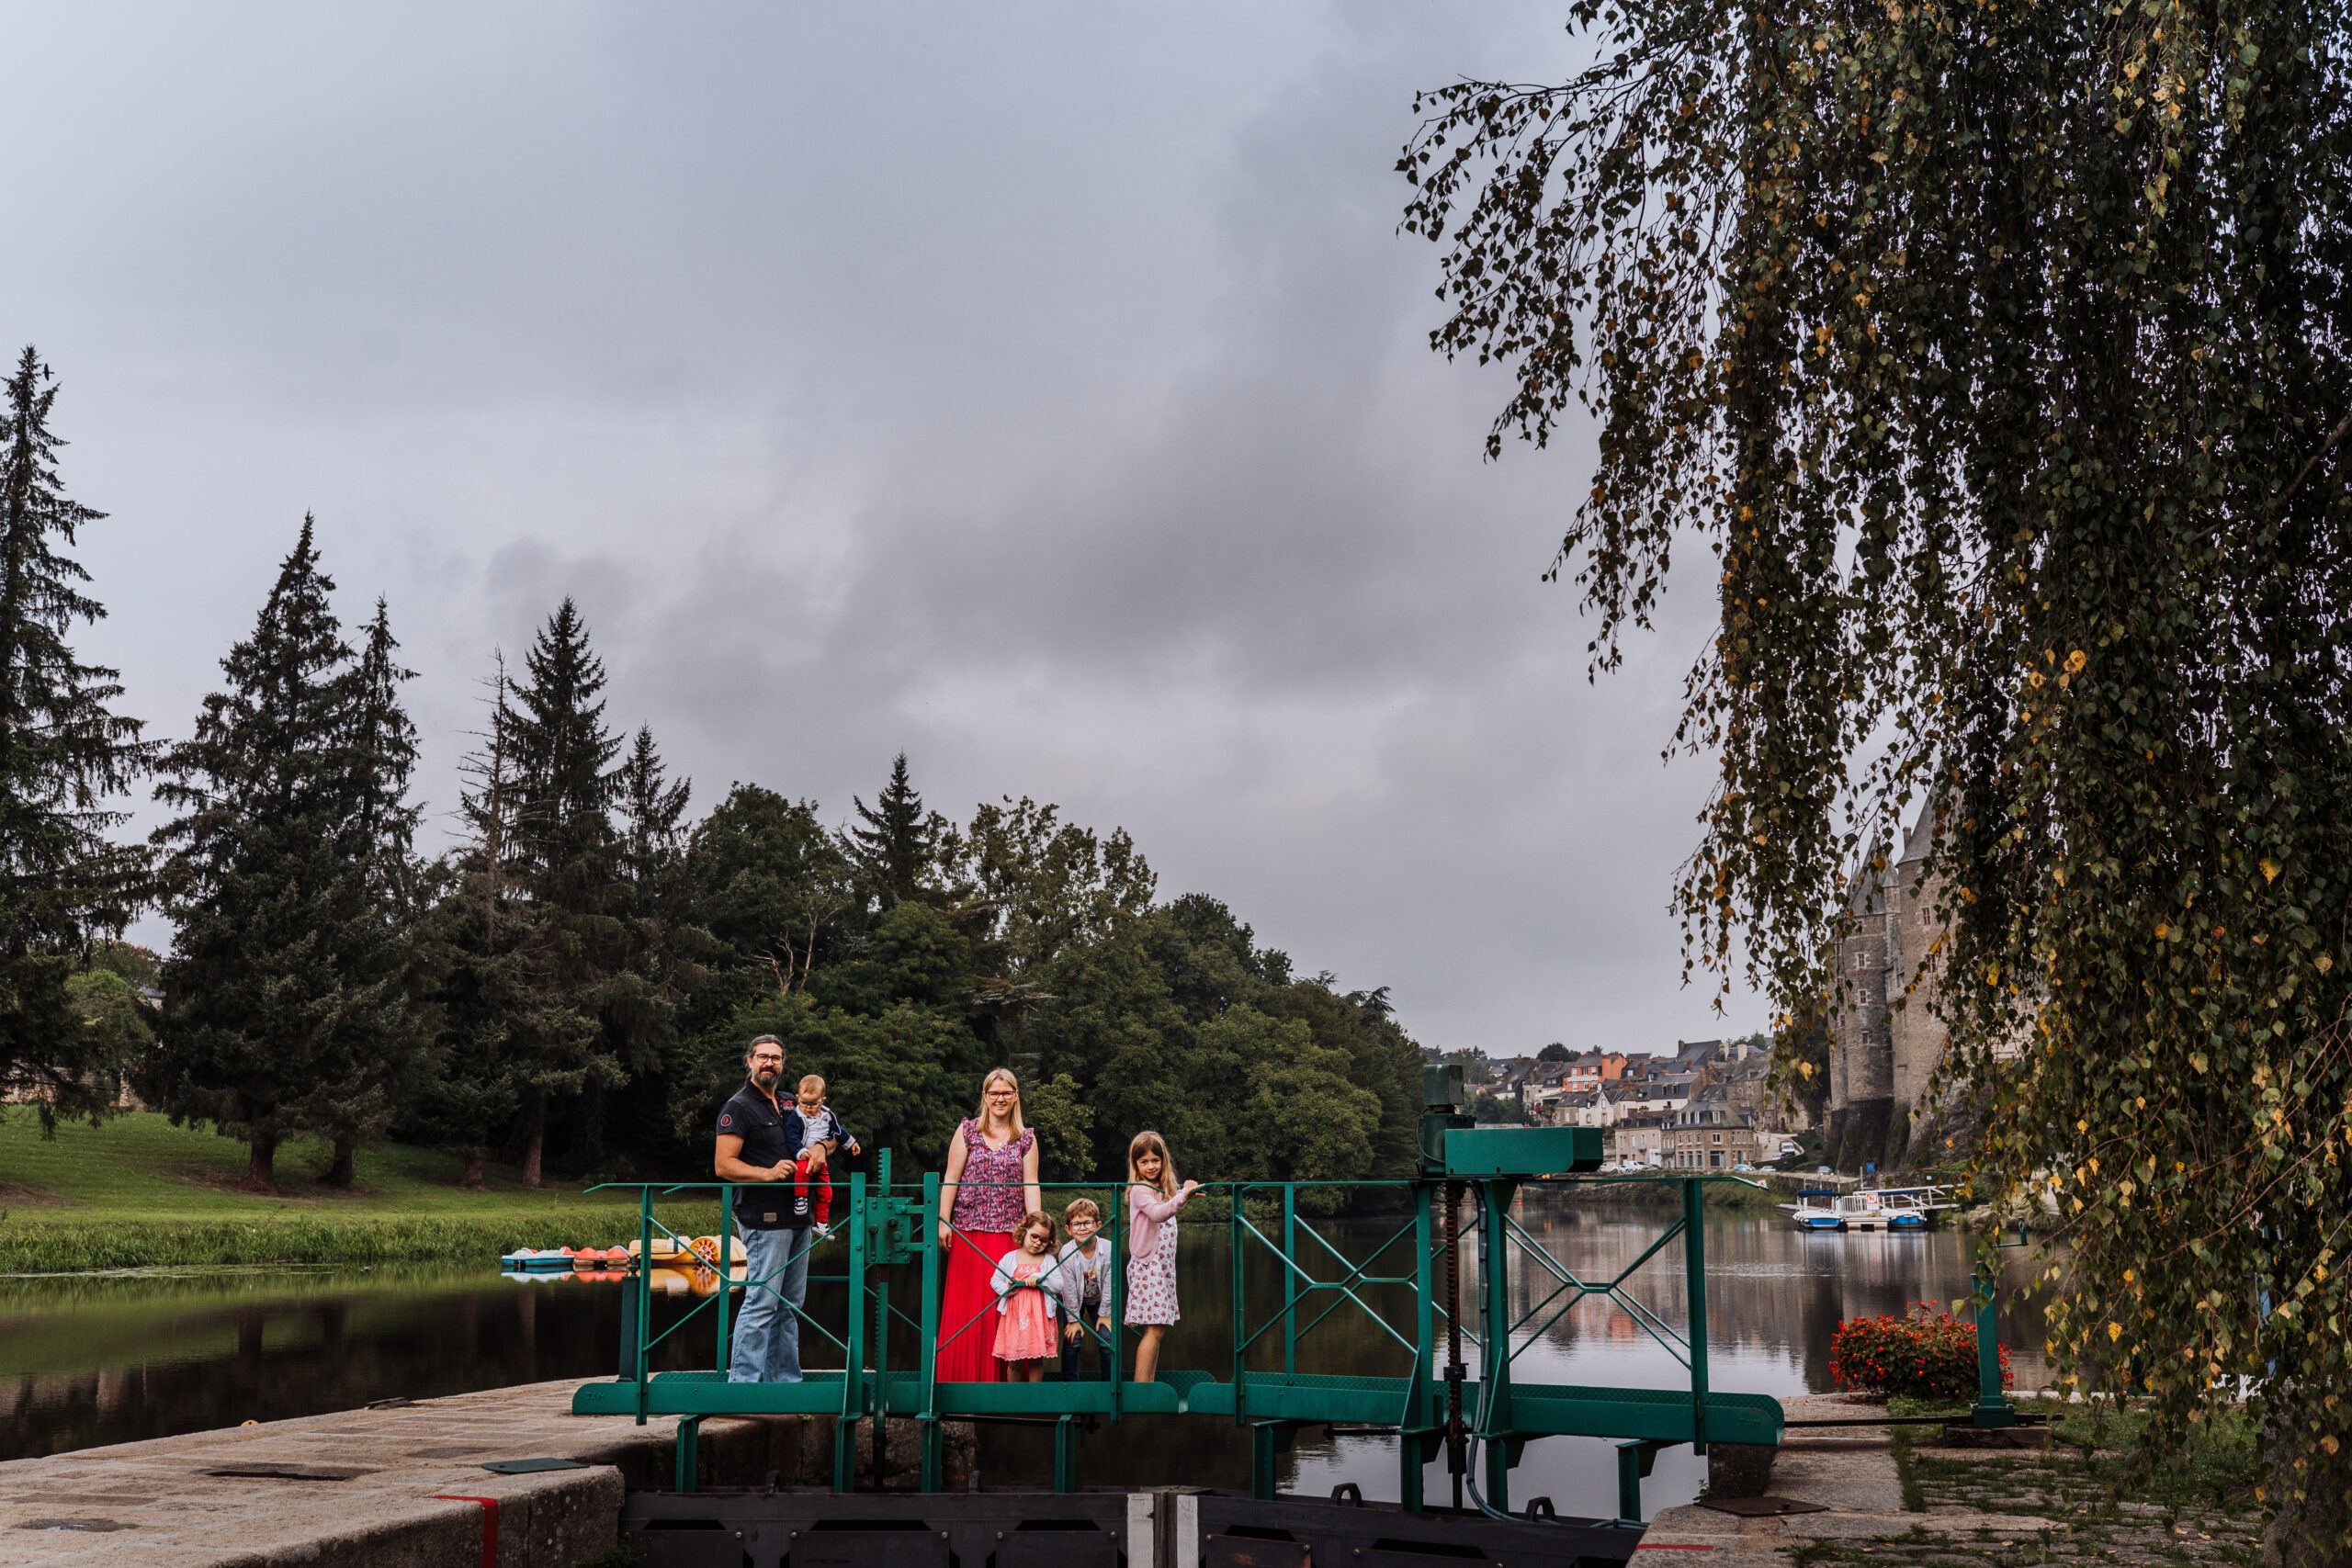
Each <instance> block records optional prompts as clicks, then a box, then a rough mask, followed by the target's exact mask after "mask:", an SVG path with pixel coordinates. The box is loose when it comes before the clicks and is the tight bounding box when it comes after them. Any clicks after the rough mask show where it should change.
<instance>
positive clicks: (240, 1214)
mask: <svg viewBox="0 0 2352 1568" xmlns="http://www.w3.org/2000/svg"><path fill="white" fill-rule="evenodd" d="M326 1162H327V1149H326V1147H325V1145H323V1144H320V1143H316V1142H315V1141H311V1140H296V1141H293V1142H289V1143H288V1145H285V1146H284V1147H283V1148H281V1149H280V1150H279V1152H278V1171H279V1181H280V1184H281V1185H282V1187H283V1189H284V1190H283V1192H282V1193H281V1194H280V1195H278V1196H276V1197H262V1196H256V1195H254V1194H252V1193H246V1192H240V1191H238V1190H236V1184H237V1181H238V1179H239V1178H241V1177H242V1176H243V1174H244V1168H245V1150H244V1146H243V1145H241V1144H237V1143H234V1142H232V1141H231V1140H229V1139H227V1138H221V1137H217V1136H215V1135H213V1134H209V1133H201V1132H196V1131H192V1130H190V1129H188V1128H185V1127H174V1126H173V1125H172V1124H171V1123H170V1122H168V1121H167V1120H165V1119H164V1117H162V1116H158V1115H153V1114H152V1113H148V1112H134V1113H132V1114H130V1115H125V1116H119V1117H116V1118H114V1119H113V1120H111V1121H108V1122H106V1123H105V1124H103V1125H101V1126H97V1127H89V1126H83V1125H69V1126H62V1127H60V1128H59V1129H58V1131H57V1136H56V1137H55V1138H54V1139H44V1138H43V1137H42V1136H41V1135H40V1125H39V1123H38V1122H36V1121H35V1120H34V1119H33V1117H32V1116H31V1115H30V1114H29V1113H28V1112H25V1111H17V1112H16V1113H14V1114H12V1115H9V1116H7V1117H6V1119H5V1120H0V1273H11V1274H28V1273H51V1272H60V1271H64V1270H71V1269H141V1268H162V1267H173V1266H187V1265H207V1264H255V1263H351V1264H376V1263H424V1262H435V1261H447V1262H456V1263H467V1262H489V1261H494V1260H495V1259H496V1258H497V1257H498V1255H499V1254H501V1253H503V1252H509V1251H512V1250H514V1249H515V1248H516V1247H586V1246H597V1247H602V1246H605V1245H608V1244H610V1243H613V1242H616V1241H625V1240H627V1239H628V1238H629V1237H631V1236H634V1235H636V1234H637V1229H638V1222H637V1208H638V1205H637V1197H636V1194H635V1193H634V1192H627V1191H615V1192H603V1193H583V1192H582V1190H581V1189H580V1188H579V1187H578V1186H577V1185H563V1184H550V1185H548V1186H546V1187H541V1188H536V1189H534V1188H526V1187H525V1186H523V1185H522V1184H521V1183H520V1182H518V1181H516V1180H515V1173H514V1172H513V1171H512V1170H511V1169H507V1168H499V1167H492V1168H491V1169H490V1170H489V1171H488V1172H487V1173H486V1178H487V1179H486V1181H485V1185H484V1187H483V1189H482V1190H479V1191H468V1190H461V1189H460V1188H459V1187H458V1175H459V1166H458V1160H457V1159H456V1158H455V1157H454V1156H448V1155H445V1154H441V1153H439V1152H437V1151H435V1150H431V1149H419V1148H411V1147H405V1146H402V1145H390V1146H388V1147H385V1148H380V1149H366V1150H362V1151H361V1152H360V1155H359V1157H358V1161H357V1173H356V1181H355V1182H354V1184H353V1186H352V1187H351V1188H350V1189H349V1190H339V1189H335V1188H331V1187H327V1186H325V1185H323V1184H322V1183H321V1182H320V1181H319V1180H318V1179H317V1175H318V1173H320V1172H322V1170H323V1169H324V1168H325V1166H326ZM662 1217H663V1218H664V1220H665V1221H667V1222H668V1223H669V1224H671V1225H672V1226H673V1227H674V1228H677V1229H680V1230H693V1231H695V1232H707V1231H709V1230H711V1229H712V1228H714V1227H715V1225H716V1223H717V1208H716V1206H715V1205H714V1204H709V1203H703V1204H668V1205H664V1206H663V1208H662Z"/></svg>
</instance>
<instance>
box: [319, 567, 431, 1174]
mask: <svg viewBox="0 0 2352 1568" xmlns="http://www.w3.org/2000/svg"><path fill="white" fill-rule="evenodd" d="M400 646H401V645H400V643H399V641H398V640H397V639H396V638H395V637H393V636H392V628H391V619H390V613H389V611H388V610H387V608H386V606H385V604H384V601H383V599H382V598H381V597H380V596H379V598H378V599H377V601H376V615H375V618H374V619H373V620H372V621H370V622H369V623H368V639H367V641H366V642H365V643H363V644H362V645H361V647H360V650H359V660H358V662H357V664H356V665H355V666H354V667H353V668H352V669H351V670H350V671H348V673H347V674H345V676H344V678H343V680H344V684H345V692H344V702H343V708H344V713H345V727H346V733H345V739H344V744H343V750H342V757H341V765H342V767H343V770H344V776H345V781H346V784H347V789H348V805H347V811H348V816H347V818H345V822H344V824H343V839H344V841H345V846H346V853H347V854H348V855H349V857H350V859H351V862H352V868H353V870H354V871H355V872H356V874H357V875H358V876H359V878H360V885H361V886H360V894H361V898H362V900H363V903H364V906H365V907H364V909H363V910H362V912H361V914H360V915H359V917H358V918H357V919H356V920H355V922H354V923H353V925H352V926H351V928H350V929H349V930H348V931H346V932H345V937H346V939H347V940H346V941H345V942H344V943H343V949H342V955H341V956H342V964H343V968H344V972H345V977H346V980H347V981H348V982H350V983H354V984H356V985H364V986H377V987H383V989H384V996H383V1003H384V1005H383V1006H382V1007H380V1008H379V1018H380V1019H381V1020H382V1022H383V1025H384V1032H383V1033H381V1034H379V1036H377V1037H376V1038H375V1039H373V1040H366V1041H362V1040H358V1039H356V1037H354V1036H352V1035H349V1034H345V1035H344V1036H342V1043H343V1045H344V1046H345V1052H344V1055H343V1059H342V1060H341V1061H339V1062H337V1063H334V1064H333V1065H332V1066H329V1065H327V1064H322V1066H326V1067H327V1070H325V1071H322V1072H321V1073H319V1074H318V1075H317V1078H318V1082H317V1084H316V1087H315V1088H314V1089H312V1091H311V1094H310V1095H308V1096H306V1097H305V1098H304V1100H303V1101H302V1103H301V1104H300V1106H299V1107H298V1108H297V1109H296V1112H295V1120H296V1122H297V1123H298V1124H299V1125H300V1126H301V1127H302V1128H304V1129H305V1130H306V1131H310V1132H314V1133H318V1134H322V1135H324V1136H325V1137H326V1138H327V1140H328V1142H329V1143H330V1145H332V1146H333V1149H334V1157H333V1160H332V1163H331V1164H330V1165H329V1167H328V1168H327V1175H326V1182H327V1185H329V1186H330V1187H348V1186H350V1185H351V1183H352V1179H353V1174H354V1172H353V1157H354V1156H355V1154H356V1150H357V1149H358V1147H359V1145H361V1144H364V1143H372V1142H377V1141H379V1140H380V1139H381V1138H382V1137H383V1136H384V1133H385V1129H386V1128H387V1126H388V1125H389V1124H390V1120H391V1116H392V1111H393V1107H394V1105H395V1103H396V1102H397V1100H398V1097H399V1096H400V1094H401V1091H402V1090H403V1089H405V1088H407V1087H408V1084H409V1081H410V1079H411V1078H412V1077H413V1075H414V1074H415V1073H416V1071H417V1070H418V1068H419V1067H420V1066H421V1065H422V1062H423V1058H424V1054H425V1050H426V1046H427V1043H428V1038H429V1037H428V1035H427V1033H426V1031H425V1021H424V1010H423V1008H422V1006H421V1005H417V1006H407V1007H402V1006H401V1005H398V1004H399V997H398V993H401V992H405V991H411V990H421V987H422V982H423V980H424V972H423V964H422V958H423V951H422V943H421V941H420V936H421V930H422V916H423V913H424V911H423V908H421V905H422V901H423V897H424V886H423V882H422V876H421V874H420V872H421V868H420V867H419V866H418V864H417V862H416V852H415V842H416V825H417V820H418V818H419V817H420V816H421V815H422V812H421V809H420V808H419V807H417V806H416V805H415V803H413V801H412V800H410V798H409V778H410V775H411V774H412V773H413V772H414V771H415V768H416V726H415V725H414V724H413V722H412V721H411V720H410V718H409V716H408V712H407V710H406V709H405V708H404V707H403V706H402V705H401V685H402V684H403V683H404V682H408V681H411V680H413V679H414V678H415V674H416V672H415V671H413V670H407V669H403V668H402V667H401V664H400V661H399V659H398V655H399V652H400ZM419 999H420V1003H421V1000H422V998H419ZM353 1046H356V1047H358V1049H356V1051H354V1050H352V1049H351V1047H353Z"/></svg>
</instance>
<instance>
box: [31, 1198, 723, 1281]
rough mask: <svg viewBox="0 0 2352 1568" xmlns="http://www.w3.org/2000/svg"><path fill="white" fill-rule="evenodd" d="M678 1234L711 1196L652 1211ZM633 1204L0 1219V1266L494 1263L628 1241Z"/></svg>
mask: <svg viewBox="0 0 2352 1568" xmlns="http://www.w3.org/2000/svg"><path fill="white" fill-rule="evenodd" d="M657 1213H659V1215H660V1217H661V1219H662V1222H663V1223H664V1224H667V1225H669V1227H670V1228H671V1229H672V1230H673V1231H676V1232H678V1233H679V1234H681V1235H709V1234H712V1233H713V1232H714V1231H715V1230H716V1229H717V1220H718V1210H717V1208H716V1207H715V1206H714V1205H710V1204H700V1205H692V1206H687V1207H669V1206H665V1207H663V1208H662V1209H660V1210H659V1211H657ZM637 1233H638V1220H637V1208H636V1205H634V1204H630V1205H628V1206H627V1207H611V1206H605V1205H594V1206H592V1205H589V1204H584V1203H583V1204H582V1205H580V1206H579V1207H578V1208H577V1209H575V1210H574V1211H572V1212H571V1214H569V1215H568V1216H567V1217H566V1218H565V1219H564V1220H562V1221H560V1222H559V1223H557V1224H555V1225H553V1226H550V1224H549V1223H548V1221H547V1220H545V1219H542V1218H530V1217H515V1218H509V1219H495V1220H473V1219H459V1218H456V1217H453V1216H446V1215H443V1216H419V1217H416V1218H412V1219H401V1218H398V1217H394V1216H388V1215H372V1214H371V1215H352V1216H344V1215H310V1214H303V1215H297V1216H292V1217H286V1218H269V1219H254V1220H147V1221H141V1220H121V1219H107V1220H71V1219H40V1220H33V1221H29V1222H20V1221H18V1220H17V1218H16V1217H15V1216H14V1215H10V1216H8V1217H7V1218H6V1219H5V1220H0V1274H57V1273H73V1272H79V1271H82V1270H85V1269H165V1268H187V1267H207V1266H215V1267H217V1266H225V1265H232V1264H271V1263H284V1264H320V1263H338V1264H341V1263H347V1264H362V1263H368V1264H373V1263H495V1262H496V1261H497V1260H498V1258H499V1256H500V1255H501V1254H503V1253H507V1252H512V1251H514V1250H515V1248H517V1247H611V1246H614V1245H616V1244H618V1245H622V1246H626V1245H627V1244H628V1243H629V1242H631V1241H634V1240H635V1239H636V1238H637Z"/></svg>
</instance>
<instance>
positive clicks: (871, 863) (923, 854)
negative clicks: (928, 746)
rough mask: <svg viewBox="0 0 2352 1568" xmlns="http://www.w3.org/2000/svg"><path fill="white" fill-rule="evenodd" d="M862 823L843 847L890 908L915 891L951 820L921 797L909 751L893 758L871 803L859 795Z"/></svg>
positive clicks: (870, 892) (869, 890)
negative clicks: (885, 779)
mask: <svg viewBox="0 0 2352 1568" xmlns="http://www.w3.org/2000/svg"><path fill="white" fill-rule="evenodd" d="M850 804H851V805H852V806H853V807H856V809H857V818H858V823H859V826H856V827H854V828H852V829H850V830H849V833H848V835H847V839H846V841H845V842H844V844H843V848H844V849H846V850H847V851H848V852H849V858H850V863H852V864H853V865H854V866H855V867H856V868H857V873H858V878H859V880H860V881H861V882H862V883H863V884H864V885H865V891H866V894H867V896H868V897H871V898H872V899H873V900H874V902H875V905H876V908H882V909H888V908H894V907H895V906H897V905H899V904H901V903H904V902H905V901H906V900H908V899H910V898H912V897H914V896H915V890H916V889H917V888H918V887H920V886H922V880H923V877H924V875H925V874H926V873H928V872H929V871H930V870H931V868H932V864H933V862H935V861H936V860H937V859H938V858H939V845H940V840H941V839H942V837H943V836H944V833H945V830H946V826H947V824H946V821H945V819H944V818H942V817H940V816H939V814H938V813H937V812H925V811H924V810H923V808H922V795H919V794H917V793H916V792H915V786H914V784H913V782H912V781H911V780H910V778H909V776H908V773H907V754H906V753H905V752H904V751H901V752H899V755H898V756H897V758H896V759H894V760H893V761H891V763H890V780H889V782H888V784H884V785H883V786H882V793H881V794H880V795H876V796H875V797H874V805H873V806H872V807H867V805H866V804H865V801H863V800H861V799H859V798H858V797H857V796H855V795H852V796H850Z"/></svg>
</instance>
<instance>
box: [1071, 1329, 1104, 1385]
mask: <svg viewBox="0 0 2352 1568" xmlns="http://www.w3.org/2000/svg"><path fill="white" fill-rule="evenodd" d="M1060 1333H1061V1336H1062V1381H1063V1382H1081V1381H1084V1380H1085V1379H1086V1376H1087V1374H1086V1373H1085V1372H1083V1371H1080V1365H1081V1362H1082V1360H1083V1359H1084V1357H1085V1355H1086V1352H1087V1350H1088V1349H1089V1348H1091V1349H1092V1350H1093V1352H1094V1372H1093V1378H1092V1381H1094V1382H1110V1381H1111V1348H1110V1347H1109V1346H1108V1345H1106V1344H1105V1343H1104V1342H1103V1337H1102V1336H1101V1335H1099V1334H1097V1333H1095V1332H1094V1325H1093V1324H1092V1323H1091V1322H1087V1323H1084V1324H1081V1325H1080V1333H1079V1336H1078V1338H1077V1340H1076V1341H1075V1342H1074V1343H1073V1342H1072V1341H1071V1339H1070V1337H1069V1329H1068V1328H1067V1327H1065V1328H1063V1329H1062V1330H1061V1331H1060Z"/></svg>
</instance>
